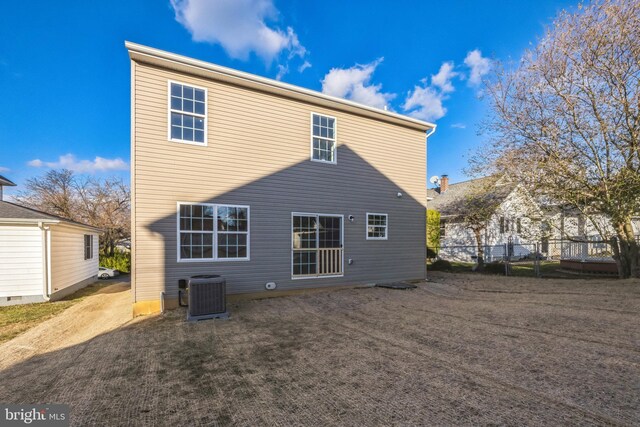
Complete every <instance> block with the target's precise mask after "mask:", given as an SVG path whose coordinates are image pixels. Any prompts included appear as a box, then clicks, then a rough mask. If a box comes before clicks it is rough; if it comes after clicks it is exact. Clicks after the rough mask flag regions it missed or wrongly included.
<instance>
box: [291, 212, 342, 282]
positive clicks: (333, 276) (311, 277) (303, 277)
mask: <svg viewBox="0 0 640 427" xmlns="http://www.w3.org/2000/svg"><path fill="white" fill-rule="evenodd" d="M294 216H315V217H316V218H318V217H321V216H328V217H333V218H340V221H341V228H342V229H341V230H340V245H341V249H342V253H341V255H342V260H341V262H342V274H331V275H317V274H315V275H311V274H308V275H304V276H303V275H295V274H293V251H294V250H295V249H294V247H293V244H294V236H293V217H294ZM290 221H291V225H290V226H289V228H290V229H291V258H290V261H289V262H290V263H291V280H306V279H335V278H336V277H344V252H345V249H344V215H341V214H327V213H311V212H291V220H290ZM317 247H318V235H316V248H317Z"/></svg>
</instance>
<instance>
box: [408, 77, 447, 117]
mask: <svg viewBox="0 0 640 427" xmlns="http://www.w3.org/2000/svg"><path fill="white" fill-rule="evenodd" d="M422 82H423V86H415V87H414V88H413V91H412V92H409V94H408V95H407V99H406V100H405V101H404V105H403V106H402V108H404V110H405V111H407V112H409V115H410V116H412V117H415V118H416V119H420V120H426V121H431V120H438V119H439V118H441V117H444V115H445V114H447V109H446V108H445V107H444V106H443V105H442V101H443V100H444V99H445V98H446V96H445V95H444V94H443V93H442V92H440V91H438V90H437V89H435V88H434V87H433V86H428V85H427V84H426V79H425V80H423V81H422Z"/></svg>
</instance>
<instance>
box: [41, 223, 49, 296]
mask: <svg viewBox="0 0 640 427" xmlns="http://www.w3.org/2000/svg"><path fill="white" fill-rule="evenodd" d="M38 227H39V228H40V230H42V297H43V298H44V300H45V301H49V299H50V298H51V228H50V227H49V226H48V225H47V224H44V223H42V222H39V223H38Z"/></svg>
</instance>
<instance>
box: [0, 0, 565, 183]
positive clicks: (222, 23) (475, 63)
mask: <svg viewBox="0 0 640 427" xmlns="http://www.w3.org/2000/svg"><path fill="white" fill-rule="evenodd" d="M574 3H575V2H568V1H545V0H535V1H525V0H518V1H513V0H511V1H498V0H491V1H472V0H452V1H413V2H410V1H396V2H385V1H348V2H345V1H337V0H335V1H334V0H323V1H304V0H298V1H295V0H291V1H287V0H227V1H219V0H209V1H208V0H173V1H170V0H160V1H134V0H128V1H122V0H112V1H69V2H53V1H49V0H41V1H28V2H27V1H24V2H7V3H6V4H4V5H3V6H4V7H3V13H2V15H1V16H0V94H2V96H1V97H0V174H2V175H5V176H7V177H9V178H10V179H13V180H14V181H15V182H16V183H18V184H20V183H23V182H24V180H25V179H28V178H29V177H32V176H36V175H39V174H42V173H43V172H44V171H46V170H47V168H50V167H63V166H64V167H67V168H71V169H74V170H76V171H78V172H79V173H88V174H94V175H95V176H99V177H100V176H111V175H118V176H122V177H123V178H126V179H128V163H129V143H130V139H129V138H130V135H129V126H130V119H129V117H130V116H129V100H130V98H129V83H130V74H129V60H128V56H127V52H126V50H125V48H124V40H130V41H133V42H136V43H142V44H146V45H149V46H152V47H156V48H159V49H164V50H168V51H171V52H175V53H179V54H183V55H187V56H191V57H194V58H198V59H202V60H206V61H210V62H214V63H217V64H221V65H225V66H228V67H233V68H236V69H240V70H243V71H248V72H251V73H255V74H259V75H263V76H267V77H271V78H276V77H278V78H280V79H282V80H283V81H285V82H288V83H292V84H296V85H300V86H303V87H307V88H310V89H314V90H324V91H325V92H328V93H331V94H334V95H338V96H344V97H347V98H351V99H354V100H358V101H361V102H366V103H369V104H371V105H376V106H382V105H387V106H388V108H390V109H393V110H394V111H397V112H399V113H403V114H412V115H415V116H417V117H420V118H424V119H430V120H432V121H435V122H436V123H437V124H438V131H437V132H436V134H435V135H434V136H433V137H431V138H430V140H429V149H428V153H429V158H428V174H429V176H431V175H440V174H444V173H447V174H449V175H450V177H451V180H452V181H458V180H462V179H464V178H465V176H464V173H463V168H464V167H465V164H466V156H467V154H468V152H469V150H470V149H473V148H474V147H477V146H479V145H480V144H481V143H482V137H479V136H478V135H477V126H478V124H479V123H480V121H481V120H482V118H483V117H484V116H485V114H486V108H487V107H486V104H485V102H484V101H482V100H480V99H478V97H477V94H478V92H479V90H481V86H480V85H477V84H474V81H476V80H477V79H478V78H480V77H481V76H482V74H483V73H484V72H485V71H486V68H487V66H490V61H491V60H492V59H499V60H506V59H509V58H518V57H519V56H520V55H521V54H522V52H523V50H524V49H526V48H527V47H528V46H529V44H530V43H535V41H536V39H537V38H538V37H540V36H541V35H542V33H543V29H544V26H545V25H548V24H549V23H550V22H551V20H552V19H553V17H554V16H555V14H556V13H557V12H558V11H559V10H560V9H562V8H567V7H569V8H571V7H573V5H574ZM474 51H475V52H474ZM470 52H473V53H472V54H471V55H470ZM469 55H470V56H469ZM465 59H467V61H466V62H467V63H466V64H465ZM443 64H444V65H443ZM13 191H15V190H13ZM10 194H11V193H10Z"/></svg>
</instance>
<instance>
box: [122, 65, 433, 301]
mask: <svg viewBox="0 0 640 427" xmlns="http://www.w3.org/2000/svg"><path fill="white" fill-rule="evenodd" d="M168 80H175V81H178V82H183V83H187V84H189V83H190V84H194V85H197V86H200V87H205V88H207V91H208V99H207V101H208V127H207V140H208V145H207V146H206V147H201V146H194V145H187V144H181V143H176V142H170V141H168V138H167V136H168V135H167V119H168V115H167V81H168ZM133 86H134V87H133V94H132V102H133V106H132V110H133V111H132V113H133V118H132V139H133V141H132V143H133V146H132V163H133V169H132V190H133V194H134V197H133V203H132V204H133V257H134V260H135V261H134V263H135V267H134V273H133V282H134V298H135V300H136V301H146V300H157V299H159V298H160V293H161V292H163V291H164V292H166V294H167V295H168V296H170V297H171V296H175V295H177V284H178V280H179V279H182V278H187V277H188V276H190V275H193V274H202V273H214V274H220V275H222V276H224V277H225V278H226V279H227V283H228V285H227V289H228V292H230V293H246V292H256V291H262V290H264V285H265V283H266V282H269V281H274V282H276V283H277V284H278V289H279V290H283V289H299V288H312V287H321V286H336V285H346V284H359V283H370V282H382V281H394V280H401V279H416V278H423V277H424V274H425V268H424V260H425V200H426V197H425V191H426V185H425V182H426V154H425V152H426V146H425V133H424V132H423V131H420V130H416V129H412V128H409V127H404V126H400V125H396V124H391V123H387V122H383V121H380V120H375V119H372V118H367V117H362V116H358V115H356V114H352V113H346V112H343V111H337V110H331V109H327V108H321V107H318V106H314V105H311V104H307V103H304V102H301V101H297V100H293V99H289V98H286V97H279V96H274V95H273V94H267V93H262V92H258V91H255V90H251V89H248V88H243V87H239V86H233V85H230V84H228V83H222V82H218V81H214V80H207V79H204V78H200V77H192V76H188V75H182V74H178V73H176V72H172V71H169V70H165V69H160V68H157V67H155V66H151V65H147V64H144V63H134V66H133ZM312 112H315V113H320V114H326V115H330V116H333V117H336V119H337V139H338V155H337V160H338V161H337V165H332V164H324V163H318V162H312V161H310V120H311V113H312ZM398 192H402V193H403V197H402V198H398V197H397V193H398ZM177 202H194V203H201V202H204V203H219V204H235V205H249V206H250V208H251V213H250V215H251V216H250V227H251V231H250V241H251V246H250V252H251V254H250V255H251V259H250V261H216V262H212V261H208V262H188V263H179V262H177V248H176V244H177V243H176V242H177V240H176V239H177V226H176V211H177ZM292 212H307V213H326V214H339V215H344V250H345V256H344V259H345V266H344V277H340V278H318V279H304V280H292V278H291V214H292ZM366 212H378V213H386V214H388V215H389V217H388V218H389V219H388V221H389V226H388V232H389V238H388V240H377V241H376V240H366ZM349 215H353V216H354V217H355V221H354V222H353V223H350V222H349V221H348V219H347V218H348V216H349ZM349 258H351V259H353V261H354V262H353V264H352V265H347V264H346V261H347V260H348V259H349Z"/></svg>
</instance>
